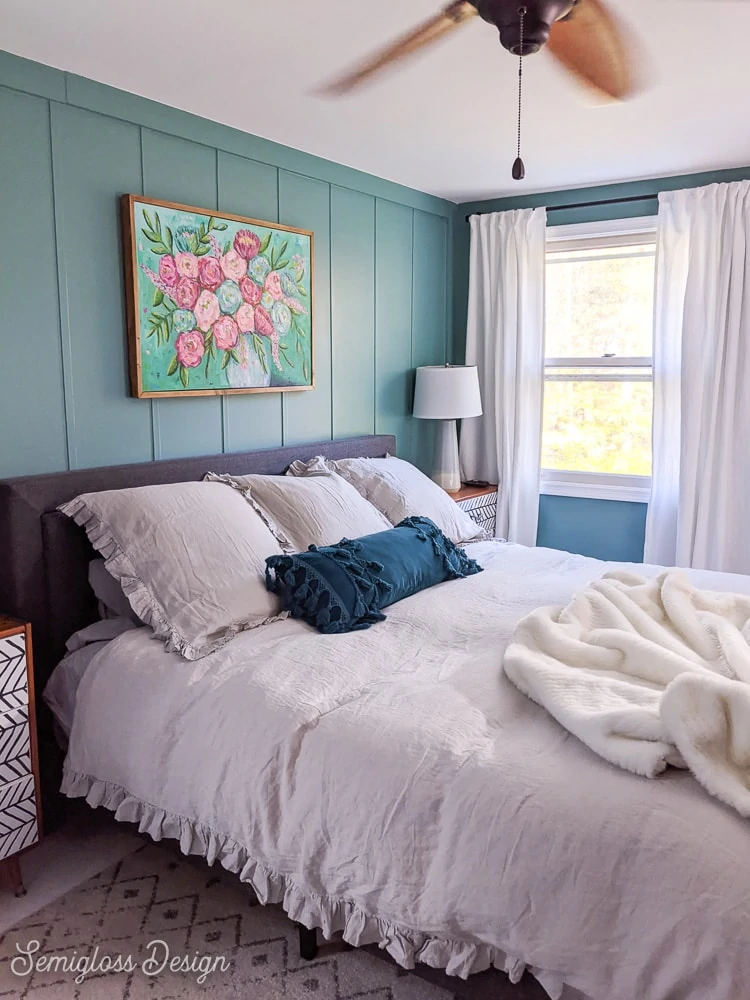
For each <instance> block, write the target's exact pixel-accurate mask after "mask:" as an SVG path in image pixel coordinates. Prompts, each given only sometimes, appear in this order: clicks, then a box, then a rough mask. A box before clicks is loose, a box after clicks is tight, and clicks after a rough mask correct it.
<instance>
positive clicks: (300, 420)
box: [279, 170, 333, 444]
mask: <svg viewBox="0 0 750 1000" xmlns="http://www.w3.org/2000/svg"><path fill="white" fill-rule="evenodd" d="M279 221H280V222H281V223H282V224H283V225H285V226H296V227H297V228H298V229H309V230H311V231H312V232H313V233H314V234H315V273H314V275H313V278H314V285H313V307H314V310H315V311H314V320H315V337H314V341H315V342H314V344H313V348H314V352H315V353H314V356H313V377H314V379H315V388H314V389H313V391H312V392H286V393H284V398H283V400H282V405H283V414H284V442H285V443H286V444H305V443H307V442H310V441H325V440H327V439H329V438H331V437H332V436H333V383H332V379H331V357H332V355H331V187H330V185H329V184H325V183H323V181H319V180H315V178H312V177H303V176H302V175H301V174H293V173H291V172H290V171H288V170H280V171H279Z"/></svg>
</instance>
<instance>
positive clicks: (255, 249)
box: [234, 229, 260, 260]
mask: <svg viewBox="0 0 750 1000" xmlns="http://www.w3.org/2000/svg"><path fill="white" fill-rule="evenodd" d="M234 249H235V250H236V251H237V253H238V254H239V255H240V257H243V258H244V259H245V260H252V259H253V257H257V256H258V254H259V253H260V237H259V236H256V235H255V233H251V232H250V230H249V229H240V231H239V232H238V233H237V235H236V236H235V238H234Z"/></svg>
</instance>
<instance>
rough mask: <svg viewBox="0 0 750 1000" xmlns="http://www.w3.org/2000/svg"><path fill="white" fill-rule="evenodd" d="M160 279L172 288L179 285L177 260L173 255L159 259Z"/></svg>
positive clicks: (166, 254) (169, 254)
mask: <svg viewBox="0 0 750 1000" xmlns="http://www.w3.org/2000/svg"><path fill="white" fill-rule="evenodd" d="M159 277H160V278H161V280H162V281H163V282H164V284H165V285H168V286H169V287H170V288H172V287H174V285H176V284H177V279H178V278H179V274H178V273H177V265H176V263H175V259H174V257H173V256H172V254H171V253H165V254H164V256H163V257H160V258H159Z"/></svg>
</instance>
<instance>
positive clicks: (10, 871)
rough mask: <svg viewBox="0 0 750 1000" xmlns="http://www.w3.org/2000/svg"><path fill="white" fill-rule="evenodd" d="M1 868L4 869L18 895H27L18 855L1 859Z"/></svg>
mask: <svg viewBox="0 0 750 1000" xmlns="http://www.w3.org/2000/svg"><path fill="white" fill-rule="evenodd" d="M0 869H2V870H3V871H4V874H5V878H6V879H7V881H8V882H9V883H10V887H11V889H12V890H13V892H14V893H15V894H16V896H25V895H26V887H25V886H24V884H23V876H22V875H21V862H20V861H19V859H18V855H16V856H15V857H13V858H6V859H5V860H4V861H0Z"/></svg>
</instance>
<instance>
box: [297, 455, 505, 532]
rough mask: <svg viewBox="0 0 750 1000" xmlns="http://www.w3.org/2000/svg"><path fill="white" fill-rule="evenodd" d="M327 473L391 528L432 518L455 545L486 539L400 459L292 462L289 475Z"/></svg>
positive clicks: (446, 497) (435, 487) (436, 488)
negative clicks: (339, 479) (359, 496)
mask: <svg viewBox="0 0 750 1000" xmlns="http://www.w3.org/2000/svg"><path fill="white" fill-rule="evenodd" d="M325 469H328V470H329V471H331V472H337V473H338V474H339V475H340V476H343V478H344V479H345V480H346V481H347V482H348V483H351V485H352V486H354V487H355V489H356V490H357V491H358V492H359V493H361V494H362V496H363V497H364V498H365V499H366V500H369V501H370V503H371V504H372V505H373V506H374V507H377V508H378V510H379V511H380V512H381V513H382V514H384V515H385V516H386V517H387V518H388V520H389V521H390V522H391V524H398V523H399V522H400V521H403V520H404V518H405V517H429V519H430V520H431V521H434V523H435V524H436V525H437V526H438V528H440V530H441V531H442V532H443V534H444V535H447V537H448V538H450V540H451V541H452V542H455V543H456V544H460V543H461V542H471V541H475V540H476V539H477V538H485V537H486V534H485V531H484V528H482V527H480V526H479V525H478V524H477V523H476V521H473V520H472V519H471V518H470V517H469V515H468V514H467V513H466V512H465V511H463V510H461V508H460V507H459V506H458V504H457V503H456V502H455V501H454V500H452V499H451V497H450V496H449V494H448V493H446V492H445V490H443V489H441V488H440V487H439V486H438V485H437V483H433V481H432V480H431V479H428V478H427V476H425V475H424V473H422V472H420V471H419V469H418V468H417V467H416V466H414V465H412V464H411V463H410V462H405V461H404V460H403V459H401V458H392V457H388V458H344V459H340V460H339V461H335V462H334V461H331V460H330V459H325V458H323V457H321V456H319V457H318V458H314V459H312V460H311V461H309V462H293V463H292V465H291V466H290V468H289V471H288V473H287V475H290V476H315V475H319V474H320V472H321V470H325Z"/></svg>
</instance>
